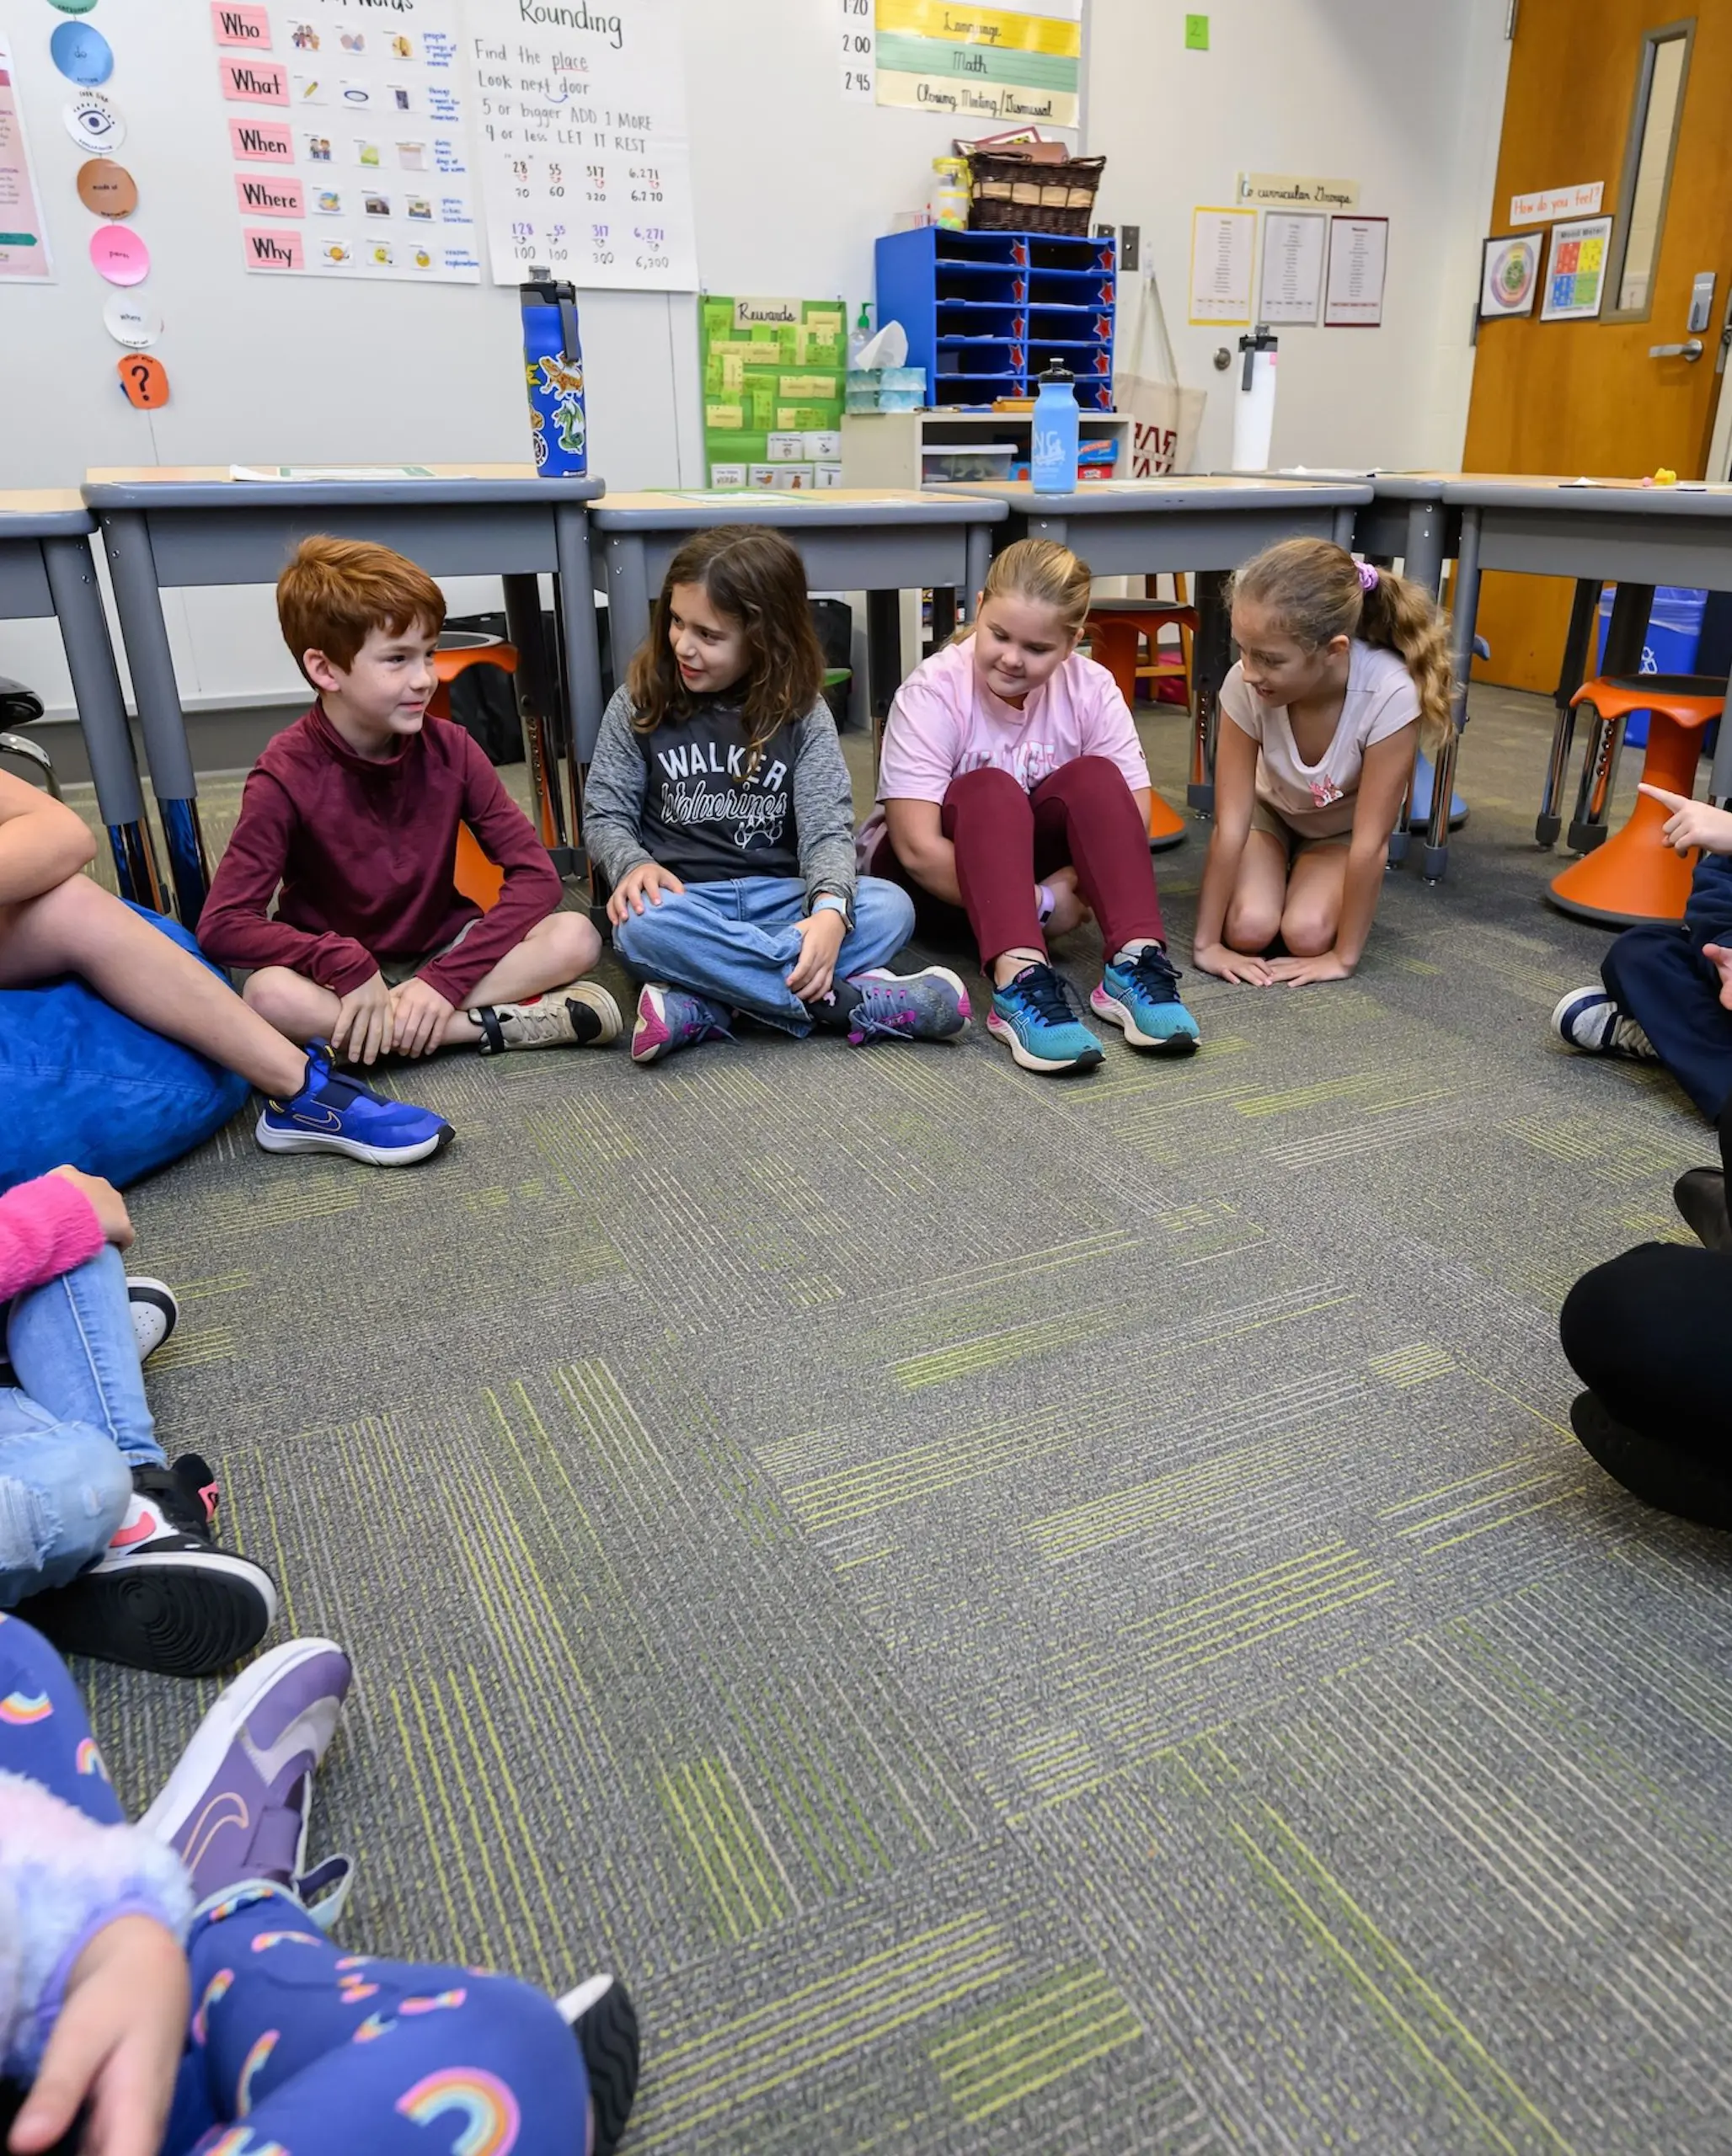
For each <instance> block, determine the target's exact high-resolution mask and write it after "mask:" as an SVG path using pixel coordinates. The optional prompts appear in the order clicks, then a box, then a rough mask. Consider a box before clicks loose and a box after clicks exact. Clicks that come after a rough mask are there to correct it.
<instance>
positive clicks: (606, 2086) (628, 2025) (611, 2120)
mask: <svg viewBox="0 0 1732 2156" xmlns="http://www.w3.org/2000/svg"><path fill="white" fill-rule="evenodd" d="M559 2012H560V2015H561V2016H562V2017H563V2018H564V2022H565V2024H566V2026H567V2027H568V2028H569V2030H570V2031H571V2033H572V2035H573V2036H575V2037H576V2039H577V2045H578V2049H579V2050H580V2052H582V2053H583V2063H584V2071H585V2073H587V2074H588V2076H589V2081H590V2109H591V2111H593V2112H594V2114H595V2118H596V2138H595V2141H594V2143H592V2144H591V2156H613V2151H614V2150H615V2149H616V2148H617V2147H618V2146H619V2137H620V2136H621V2135H622V2134H623V2132H625V2122H626V2121H627V2119H628V2117H629V2116H631V2109H632V2099H633V2097H634V2096H635V2095H637V2093H638V2010H637V2009H636V2008H635V2007H634V2006H633V2004H632V1995H631V1993H629V1992H628V1990H627V1989H626V1988H625V1986H624V1985H623V1983H620V1981H619V1979H618V1977H591V1978H590V1980H589V1982H588V1983H584V1984H580V1985H579V1986H578V1988H577V1989H576V1990H575V1991H569V1992H567V1993H566V1994H565V1996H564V1999H561V2000H560V2001H559Z"/></svg>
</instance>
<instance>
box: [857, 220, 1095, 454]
mask: <svg viewBox="0 0 1732 2156" xmlns="http://www.w3.org/2000/svg"><path fill="white" fill-rule="evenodd" d="M875 268H876V272H877V284H878V320H879V323H880V324H882V323H886V322H900V323H901V325H902V327H903V328H904V329H905V330H906V331H907V333H908V364H909V366H911V367H924V368H925V369H926V379H927V398H928V400H929V402H930V403H931V404H932V405H933V406H934V407H936V408H940V409H942V408H947V407H948V408H970V407H974V406H986V405H990V404H991V403H992V401H993V399H994V398H999V397H1029V396H1032V395H1033V394H1034V387H1035V382H1034V377H1035V376H1038V375H1039V374H1040V372H1041V371H1042V370H1043V369H1044V368H1045V367H1046V366H1049V365H1050V363H1051V361H1052V360H1062V362H1063V363H1064V365H1065V366H1067V367H1069V369H1070V370H1071V371H1072V374H1074V375H1075V376H1076V377H1077V403H1078V404H1080V405H1081V406H1082V407H1083V410H1084V412H1085V413H1087V412H1092V411H1099V412H1110V411H1111V410H1112V408H1113V337H1114V322H1115V312H1116V306H1117V296H1118V281H1119V268H1118V254H1117V243H1116V242H1115V241H1113V240H1109V239H1093V238H1088V237H1083V236H1080V235H1079V236H1078V237H1075V238H1072V237H1068V236H1066V235H1063V234H1061V233H1057V232H949V231H947V230H945V229H944V227H941V226H938V225H922V226H921V227H919V228H918V229H917V231H914V232H891V233H889V234H888V235H887V236H886V237H885V238H883V239H881V240H879V242H878V244H877V248H876V263H875Z"/></svg>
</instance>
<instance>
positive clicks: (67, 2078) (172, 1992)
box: [7, 1916, 192, 2156]
mask: <svg viewBox="0 0 1732 2156" xmlns="http://www.w3.org/2000/svg"><path fill="white" fill-rule="evenodd" d="M191 2003H192V2002H191V1999H190V1995H189V1990H188V1984H187V1975H186V1956H185V1955H184V1954H183V1953H182V1952H181V1951H180V1945H179V1940H176V1938H175V1937H174V1934H173V1933H172V1932H170V1931H168V1930H166V1929H164V1928H163V1925H161V1924H158V1922H157V1920H156V1919H155V1918H154V1917H144V1916H129V1917H116V1918H115V1921H114V1922H113V1923H112V1924H104V1926H103V1928H102V1929H101V1930H100V1931H99V1932H98V1933H97V1934H96V1935H95V1937H94V1939H92V1940H90V1942H89V1943H88V1945H87V1946H86V1947H85V1949H84V1951H83V1953H82V1954H80V1955H79V1956H78V1960H77V1961H74V1962H73V1964H72V1975H71V1977H69V1978H68V1979H67V1992H66V1998H65V2000H64V2002H63V2003H62V2004H61V2009H60V2018H59V2020H57V2021H56V2023H55V2025H54V2034H53V2035H52V2036H51V2037H50V2038H49V2040H48V2048H47V2050H46V2051H45V2052H44V2053H43V2055H42V2066H41V2070H40V2072H39V2073H38V2074H37V2076H36V2079H35V2085H34V2086H33V2087H32V2089H31V2090H30V2093H29V2096H28V2097H26V2098H25V2100H24V2107H23V2109H22V2110H21V2111H19V2115H18V2117H17V2120H16V2121H15V2122H14V2123H13V2129H12V2135H11V2138H10V2139H9V2140H8V2143H7V2147H8V2149H10V2150H11V2151H12V2152H13V2156H35V2152H36V2151H38V2150H40V2149H45V2148H52V2147H53V2146H54V2144H55V2143H56V2142H57V2141H58V2140H59V2139H60V2137H61V2135H62V2134H64V2133H65V2132H66V2131H67V2128H68V2127H70V2126H71V2125H72V2121H73V2120H74V2119H75V2118H77V2116H78V2113H79V2111H81V2110H83V2109H84V2107H86V2106H87V2105H88V2124H87V2125H86V2127H85V2130H84V2136H83V2141H82V2143H80V2146H81V2147H82V2148H83V2149H84V2150H85V2152H86V2156H156V2152H157V2150H158V2148H160V2147H161V2146H162V2140H163V2127H164V2126H166V2125H167V2123H168V2105H169V2102H170V2100H171V2099H172V2098H173V2096H174V2077H175V2075H176V2073H178V2072H179V2067H180V2055H181V2052H183V2051H184V2049H185V2047H186V2017H187V2013H188V2009H189V2008H190V2005H191Z"/></svg>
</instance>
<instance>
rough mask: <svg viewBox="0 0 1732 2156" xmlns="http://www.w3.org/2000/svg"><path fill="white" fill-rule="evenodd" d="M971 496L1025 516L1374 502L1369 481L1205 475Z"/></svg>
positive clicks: (974, 490) (1009, 488)
mask: <svg viewBox="0 0 1732 2156" xmlns="http://www.w3.org/2000/svg"><path fill="white" fill-rule="evenodd" d="M968 491H969V492H970V494H983V495H986V496H987V497H989V498H990V499H994V500H997V501H1002V502H1003V503H1005V504H1008V507H1009V508H1011V509H1013V510H1015V511H1016V512H1017V513H1018V515H1023V516H1037V515H1038V516H1135V515H1148V514H1151V513H1152V514H1156V515H1160V514H1168V515H1178V514H1179V513H1180V512H1182V511H1184V510H1205V511H1207V512H1209V513H1210V514H1211V515H1214V514H1226V515H1231V514H1232V511H1233V510H1240V509H1243V510H1271V509H1275V510H1279V509H1286V508H1290V507H1291V505H1292V504H1293V503H1294V502H1295V501H1296V500H1303V501H1304V502H1305V503H1306V504H1307V505H1309V506H1312V507H1316V506H1317V505H1318V504H1322V505H1323V507H1325V508H1328V509H1345V508H1357V507H1358V506H1359V505H1360V503H1362V502H1368V501H1370V499H1371V485H1370V483H1369V482H1368V481H1366V480H1364V479H1325V480H1318V481H1315V482H1313V481H1312V480H1308V479H1283V478H1264V477H1263V476H1261V475H1260V474H1257V473H1244V474H1241V473H1237V472H1235V473H1226V472H1221V473H1208V472H1200V473H1195V474H1193V475H1191V476H1190V477H1189V478H1173V479H1093V480H1090V481H1088V483H1086V484H1084V485H1083V486H1081V487H1078V488H1077V489H1076V490H1075V491H1074V492H1073V493H1072V494H1036V493H1035V491H1034V487H1033V485H1032V484H1031V483H1030V482H1029V481H1028V480H1027V479H986V480H981V481H980V482H978V483H976V482H975V481H972V480H971V481H970V482H969V484H968Z"/></svg>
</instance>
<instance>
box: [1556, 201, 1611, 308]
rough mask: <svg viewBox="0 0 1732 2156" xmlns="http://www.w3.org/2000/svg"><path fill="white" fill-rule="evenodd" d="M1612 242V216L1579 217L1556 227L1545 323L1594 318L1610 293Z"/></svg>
mask: <svg viewBox="0 0 1732 2156" xmlns="http://www.w3.org/2000/svg"><path fill="white" fill-rule="evenodd" d="M1611 244H1612V220H1611V218H1610V217H1579V218H1577V219H1576V220H1575V221H1574V223H1572V224H1566V225H1553V227H1552V253H1551V256H1550V259H1548V262H1547V264H1546V296H1545V299H1544V302H1542V305H1541V307H1540V320H1541V321H1542V322H1591V321H1592V320H1593V318H1595V316H1596V315H1597V314H1598V313H1599V312H1600V302H1601V300H1602V299H1603V298H1604V297H1605V296H1606V249H1607V248H1609V247H1610V246H1611Z"/></svg>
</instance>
